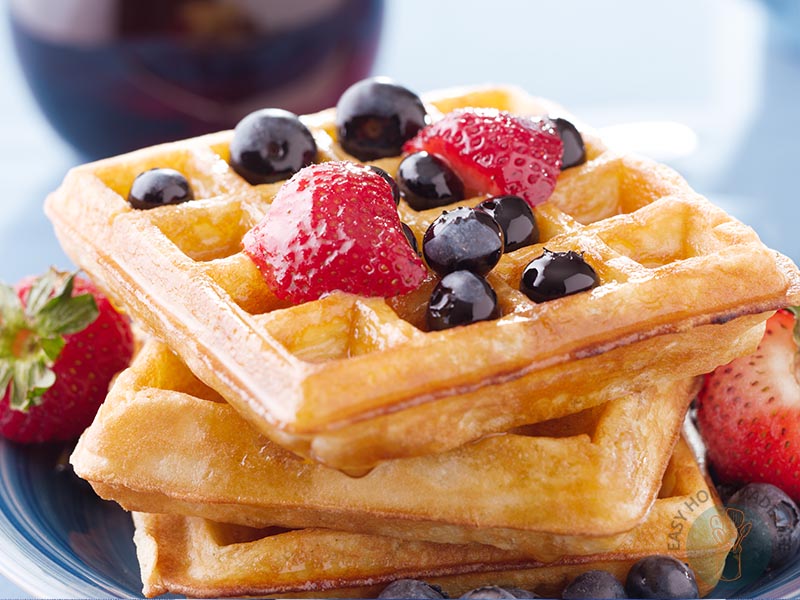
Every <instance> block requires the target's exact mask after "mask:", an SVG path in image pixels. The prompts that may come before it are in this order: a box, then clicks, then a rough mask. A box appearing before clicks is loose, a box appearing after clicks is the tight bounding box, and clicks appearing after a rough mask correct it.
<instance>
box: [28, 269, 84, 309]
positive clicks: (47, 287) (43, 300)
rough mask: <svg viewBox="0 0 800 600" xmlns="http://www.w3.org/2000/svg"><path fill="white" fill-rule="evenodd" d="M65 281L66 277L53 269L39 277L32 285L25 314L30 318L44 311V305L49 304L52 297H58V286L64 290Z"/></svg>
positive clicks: (70, 277) (72, 276)
mask: <svg viewBox="0 0 800 600" xmlns="http://www.w3.org/2000/svg"><path fill="white" fill-rule="evenodd" d="M68 278H69V279H73V278H74V275H71V276H69V277H68ZM65 279H66V277H65V275H64V274H63V273H59V272H58V271H56V270H55V269H52V268H51V269H50V270H49V271H47V273H45V274H44V275H42V276H41V277H37V278H36V280H34V282H33V284H32V285H31V289H30V290H29V291H28V297H27V298H26V305H25V314H26V315H27V316H28V317H33V316H35V315H36V313H38V312H39V311H40V310H42V308H43V307H44V305H45V304H47V302H48V301H49V300H50V298H51V297H52V296H54V295H58V294H57V293H54V292H55V289H56V287H57V286H58V287H59V288H63V285H64V280H65Z"/></svg>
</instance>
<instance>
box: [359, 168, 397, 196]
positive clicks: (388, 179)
mask: <svg viewBox="0 0 800 600" xmlns="http://www.w3.org/2000/svg"><path fill="white" fill-rule="evenodd" d="M367 166H368V167H369V168H370V169H372V170H373V171H375V173H377V174H378V175H380V176H381V177H382V178H383V180H384V181H385V182H386V183H388V184H389V187H390V188H392V198H393V199H394V205H395V206H397V205H398V204H400V188H399V187H397V182H396V181H395V180H394V179H393V178H392V176H391V175H389V174H388V173H387V172H386V171H384V170H383V169H381V168H380V167H376V166H375V165H367Z"/></svg>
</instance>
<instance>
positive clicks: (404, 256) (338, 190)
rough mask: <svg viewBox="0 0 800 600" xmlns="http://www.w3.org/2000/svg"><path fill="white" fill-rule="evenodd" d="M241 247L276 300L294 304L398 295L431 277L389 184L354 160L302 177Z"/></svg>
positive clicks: (286, 187) (310, 171)
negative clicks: (340, 295) (331, 296)
mask: <svg viewBox="0 0 800 600" xmlns="http://www.w3.org/2000/svg"><path fill="white" fill-rule="evenodd" d="M243 245H244V252H245V254H247V255H248V256H249V257H250V258H251V259H252V260H253V262H255V264H256V265H257V266H258V268H259V269H260V270H261V272H262V274H263V275H264V278H265V280H266V282H267V284H268V285H269V286H270V288H271V289H272V290H273V292H274V293H275V295H276V296H278V297H279V298H288V299H290V300H292V301H293V302H305V301H308V300H315V299H317V298H319V297H320V296H322V295H323V294H326V293H328V292H332V291H334V290H341V291H344V292H350V293H353V294H359V295H363V296H383V297H390V296H397V295H400V294H404V293H407V292H410V291H412V290H413V289H415V288H416V287H417V286H419V284H420V283H421V282H422V280H423V279H424V278H425V275H426V273H427V271H426V269H425V266H424V264H423V263H422V260H420V258H419V256H417V254H416V253H415V252H414V251H413V249H412V248H411V246H410V245H409V243H408V240H407V239H406V237H405V235H404V234H403V230H402V228H401V225H400V217H399V216H398V214H397V208H396V206H395V202H394V197H393V195H392V189H391V187H390V186H389V184H388V183H387V182H386V181H385V180H384V179H383V178H382V177H381V176H380V175H378V174H377V173H375V171H372V170H371V169H369V168H367V167H363V166H359V165H355V164H353V163H346V162H327V163H322V164H318V165H312V166H310V167H306V168H305V169H302V170H301V171H299V172H298V173H296V174H295V175H294V177H292V178H291V179H290V180H289V181H288V182H286V183H285V184H284V185H283V186H282V187H281V189H280V190H279V191H278V193H277V195H276V196H275V200H274V201H273V202H272V206H271V207H270V210H269V212H268V213H267V215H266V217H264V219H263V220H262V221H261V223H259V224H258V225H256V226H255V227H254V228H253V229H251V230H250V231H249V232H248V233H247V234H246V235H245V237H244V240H243Z"/></svg>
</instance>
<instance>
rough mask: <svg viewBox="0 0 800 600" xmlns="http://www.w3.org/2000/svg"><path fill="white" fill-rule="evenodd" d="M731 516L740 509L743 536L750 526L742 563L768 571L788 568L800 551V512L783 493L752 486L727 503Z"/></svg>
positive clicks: (769, 486)
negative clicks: (769, 569)
mask: <svg viewBox="0 0 800 600" xmlns="http://www.w3.org/2000/svg"><path fill="white" fill-rule="evenodd" d="M727 506H728V513H729V514H730V513H731V509H734V510H736V509H738V510H739V511H742V512H743V513H744V522H743V523H737V525H739V526H740V527H739V531H740V534H741V532H742V531H744V529H743V527H744V526H745V525H746V523H751V524H752V526H751V527H749V528H748V532H749V533H748V535H747V537H745V538H744V539H743V540H742V560H743V561H748V562H749V563H751V564H755V563H758V562H759V557H758V556H756V554H761V555H762V556H763V558H762V559H761V562H763V563H765V564H766V566H767V567H768V568H775V567H780V566H782V565H785V564H786V563H787V562H789V561H790V560H791V559H792V558H794V556H795V555H796V554H797V551H798V549H800V510H798V507H797V504H795V503H794V501H793V500H792V499H791V498H790V497H789V496H787V495H786V494H785V493H784V492H783V491H782V490H780V489H779V488H777V487H775V486H774V485H770V484H768V483H750V484H748V485H746V486H744V487H743V488H742V489H740V490H739V491H738V492H736V493H735V494H733V495H732V496H731V497H730V499H729V500H728V502H727Z"/></svg>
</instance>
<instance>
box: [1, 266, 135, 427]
mask: <svg viewBox="0 0 800 600" xmlns="http://www.w3.org/2000/svg"><path fill="white" fill-rule="evenodd" d="M133 346H134V343H133V334H132V332H131V328H130V324H129V323H128V321H127V319H125V318H124V317H122V316H121V315H120V314H118V313H117V312H116V311H115V310H114V308H113V307H112V306H111V303H110V302H109V301H108V300H107V299H106V298H105V296H103V295H102V294H100V292H98V291H97V290H96V289H95V287H94V285H93V284H92V283H91V282H89V281H86V280H84V279H79V278H75V277H74V275H68V274H66V273H58V272H56V271H55V270H52V269H51V270H50V271H49V272H48V273H46V274H45V275H43V276H42V277H40V278H38V279H34V278H27V279H24V280H23V281H21V282H20V283H19V284H17V286H16V288H14V289H12V288H11V287H10V286H7V285H1V284H0V390H5V393H4V395H3V399H2V401H0V434H2V435H3V436H4V437H7V438H9V439H11V440H14V441H18V442H46V441H59V440H71V439H74V438H76V437H78V436H79V435H80V434H81V432H82V431H83V430H84V429H86V427H88V426H89V424H90V423H91V422H92V419H93V418H94V415H95V413H96V412H97V409H98V408H99V406H100V404H101V403H102V402H103V400H104V399H105V396H106V392H107V391H108V385H109V383H110V382H111V378H112V377H113V376H114V375H115V374H116V373H117V372H118V371H120V370H121V369H123V368H125V367H126V366H127V365H128V363H129V362H130V360H131V357H132V355H133Z"/></svg>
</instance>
